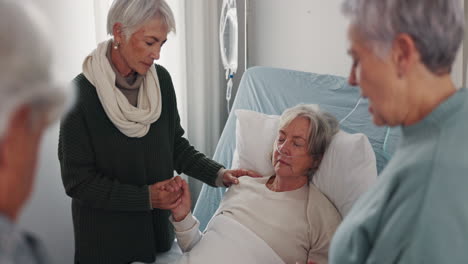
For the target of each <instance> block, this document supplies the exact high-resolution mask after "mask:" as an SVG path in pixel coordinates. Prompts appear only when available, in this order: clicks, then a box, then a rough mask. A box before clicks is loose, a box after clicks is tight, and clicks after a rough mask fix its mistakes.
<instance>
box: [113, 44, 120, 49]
mask: <svg viewBox="0 0 468 264" xmlns="http://www.w3.org/2000/svg"><path fill="white" fill-rule="evenodd" d="M119 45H120V43H118V42H115V43H114V49H115V50H116V49H118V48H119Z"/></svg>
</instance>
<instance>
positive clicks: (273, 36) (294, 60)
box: [242, 0, 463, 87]
mask: <svg viewBox="0 0 468 264" xmlns="http://www.w3.org/2000/svg"><path fill="white" fill-rule="evenodd" d="M242 1H243V0H242ZM248 2H249V8H248V12H249V16H248V43H249V44H248V59H247V60H248V61H247V63H248V66H249V67H251V66H272V67H280V68H287V69H294V70H301V71H308V72H314V73H323V74H333V75H339V76H348V73H349V71H350V66H351V59H350V58H349V56H348V55H347V50H348V43H349V42H348V38H347V27H348V20H347V19H346V18H345V17H344V16H343V15H342V14H341V3H342V2H343V0H326V1H324V0H290V1H284V0H248ZM462 63H463V56H462V49H460V52H459V55H458V57H457V60H456V62H455V65H454V69H453V73H452V76H453V79H454V81H455V84H456V85H457V86H458V87H460V86H461V85H462V80H463V67H462Z"/></svg>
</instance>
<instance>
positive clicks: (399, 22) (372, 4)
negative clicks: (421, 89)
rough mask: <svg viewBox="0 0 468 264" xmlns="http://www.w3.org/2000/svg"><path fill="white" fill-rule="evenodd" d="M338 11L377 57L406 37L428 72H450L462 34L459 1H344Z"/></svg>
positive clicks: (462, 14)
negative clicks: (409, 39) (399, 39)
mask: <svg viewBox="0 0 468 264" xmlns="http://www.w3.org/2000/svg"><path fill="white" fill-rule="evenodd" d="M342 10H343V13H344V14H345V15H346V16H348V17H349V18H350V19H351V24H352V25H353V26H355V28H356V30H357V32H358V33H359V34H360V35H361V36H362V37H363V38H364V40H365V41H369V44H370V47H371V48H372V49H373V51H374V52H375V53H376V54H377V55H380V56H383V55H385V54H387V53H388V51H389V50H390V48H391V46H392V42H393V40H394V39H395V37H396V36H397V35H398V34H401V33H406V34H408V35H409V36H411V38H412V39H413V40H414V42H415V45H416V48H417V49H418V51H419V53H420V54H421V60H422V63H423V64H424V65H425V66H426V67H427V68H428V69H429V70H430V71H431V72H433V73H435V74H438V75H439V74H446V73H449V72H451V69H452V64H453V62H454V61H455V57H456V55H457V51H458V49H459V47H460V44H461V42H462V39H463V33H464V11H463V8H462V6H461V1H460V0H345V1H344V3H343V6H342Z"/></svg>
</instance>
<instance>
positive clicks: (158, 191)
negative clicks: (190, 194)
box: [150, 176, 183, 210]
mask: <svg viewBox="0 0 468 264" xmlns="http://www.w3.org/2000/svg"><path fill="white" fill-rule="evenodd" d="M182 181H183V180H182V178H180V177H179V176H177V177H174V178H171V179H168V180H165V181H161V182H157V183H155V184H153V185H151V186H150V195H151V206H152V207H153V208H158V209H165V210H170V209H173V208H175V207H177V206H178V205H179V204H180V203H181V202H182Z"/></svg>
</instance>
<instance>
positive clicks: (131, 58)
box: [119, 18, 169, 75]
mask: <svg viewBox="0 0 468 264" xmlns="http://www.w3.org/2000/svg"><path fill="white" fill-rule="evenodd" d="M168 33H169V32H168V28H167V26H166V25H165V24H163V23H162V22H161V19H159V18H154V19H152V20H149V21H148V22H146V23H145V24H144V25H143V26H141V27H140V28H139V29H138V30H137V31H135V32H134V33H133V34H132V35H131V36H130V38H129V39H128V41H127V40H126V38H125V37H123V36H122V37H121V38H119V42H120V46H119V51H120V54H121V56H122V58H123V60H124V62H125V63H126V64H127V66H128V67H129V68H130V69H131V70H132V71H135V72H138V73H139V74H142V75H144V74H146V72H148V70H149V68H150V67H152V66H153V61H154V60H158V59H159V53H160V52H161V47H162V46H163V45H164V43H165V42H166V40H167V34H168Z"/></svg>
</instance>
